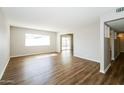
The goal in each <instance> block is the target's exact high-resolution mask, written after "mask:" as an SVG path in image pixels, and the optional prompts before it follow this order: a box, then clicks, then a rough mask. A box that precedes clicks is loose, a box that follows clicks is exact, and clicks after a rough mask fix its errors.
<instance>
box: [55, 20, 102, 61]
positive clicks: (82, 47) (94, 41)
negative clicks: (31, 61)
mask: <svg viewBox="0 0 124 93" xmlns="http://www.w3.org/2000/svg"><path fill="white" fill-rule="evenodd" d="M62 34H73V40H74V42H73V44H74V56H76V57H80V58H84V59H88V60H92V61H95V62H100V29H99V22H98V23H94V24H91V25H89V26H86V27H82V28H80V29H76V30H72V31H68V32H65V33H58V35H57V42H58V48H57V49H58V52H60V35H62Z"/></svg>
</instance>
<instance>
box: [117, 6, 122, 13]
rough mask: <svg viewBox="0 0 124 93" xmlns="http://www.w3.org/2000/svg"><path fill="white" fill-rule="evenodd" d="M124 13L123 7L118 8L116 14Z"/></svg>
mask: <svg viewBox="0 0 124 93" xmlns="http://www.w3.org/2000/svg"><path fill="white" fill-rule="evenodd" d="M123 11H124V7H121V8H117V9H116V12H117V13H120V12H123Z"/></svg>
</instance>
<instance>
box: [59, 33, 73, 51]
mask: <svg viewBox="0 0 124 93" xmlns="http://www.w3.org/2000/svg"><path fill="white" fill-rule="evenodd" d="M63 36H71V50H72V53H73V51H74V39H73V34H62V35H61V36H60V52H62V37H63Z"/></svg>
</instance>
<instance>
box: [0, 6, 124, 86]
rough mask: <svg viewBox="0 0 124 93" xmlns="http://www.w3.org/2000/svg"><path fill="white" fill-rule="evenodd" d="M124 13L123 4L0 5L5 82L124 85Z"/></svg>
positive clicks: (0, 50)
mask: <svg viewBox="0 0 124 93" xmlns="http://www.w3.org/2000/svg"><path fill="white" fill-rule="evenodd" d="M123 18H124V8H123V7H121V8H119V7H89V8H88V7H1V8H0V20H1V21H0V79H1V80H0V84H2V85H106V84H107V85H108V84H124V74H123V70H124V64H123V60H124V59H123V57H124V54H123V52H124V27H123V25H124V19H123ZM117 70H119V71H117Z"/></svg>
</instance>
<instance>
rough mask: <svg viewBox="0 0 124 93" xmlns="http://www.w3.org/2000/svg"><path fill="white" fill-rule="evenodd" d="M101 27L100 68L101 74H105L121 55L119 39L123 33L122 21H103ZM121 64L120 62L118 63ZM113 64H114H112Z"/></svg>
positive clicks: (123, 25)
mask: <svg viewBox="0 0 124 93" xmlns="http://www.w3.org/2000/svg"><path fill="white" fill-rule="evenodd" d="M102 27H103V32H104V34H103V35H104V36H103V40H104V41H103V45H102V46H103V49H104V50H103V52H102V53H103V54H104V55H103V64H101V68H102V69H103V73H106V72H107V70H108V69H109V67H110V66H111V65H112V64H113V62H117V59H118V58H120V57H119V56H120V54H123V53H122V52H121V51H122V50H121V49H122V48H121V47H124V46H121V45H122V44H121V42H123V41H120V40H121V38H123V37H121V38H120V36H123V35H122V33H124V19H123V18H120V19H116V20H110V21H105V22H104V26H102ZM120 63H121V62H120ZM114 64H115V63H114Z"/></svg>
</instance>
